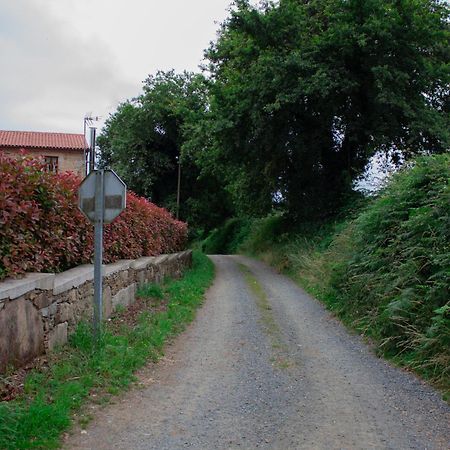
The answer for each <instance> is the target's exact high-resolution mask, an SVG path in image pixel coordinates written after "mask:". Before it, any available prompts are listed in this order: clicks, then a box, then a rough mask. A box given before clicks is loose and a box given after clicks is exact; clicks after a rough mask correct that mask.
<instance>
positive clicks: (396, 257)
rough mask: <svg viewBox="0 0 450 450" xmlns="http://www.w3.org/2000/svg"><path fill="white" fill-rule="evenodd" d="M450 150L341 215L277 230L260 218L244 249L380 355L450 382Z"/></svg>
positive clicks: (422, 162)
mask: <svg viewBox="0 0 450 450" xmlns="http://www.w3.org/2000/svg"><path fill="white" fill-rule="evenodd" d="M449 180H450V155H448V154H447V155H440V156H435V157H425V158H422V159H419V160H418V161H417V162H416V164H415V165H414V167H413V168H411V169H408V170H404V171H403V172H401V173H399V174H397V175H395V176H394V177H393V179H392V181H391V183H390V184H389V186H388V187H387V188H386V189H385V191H384V192H382V193H381V195H379V197H378V198H376V199H374V200H372V201H371V202H370V203H369V204H368V205H367V206H365V207H363V208H362V210H360V211H359V212H357V213H356V214H355V212H353V213H352V214H350V215H347V217H346V218H343V219H341V220H337V221H332V222H328V223H321V224H302V225H301V226H300V227H299V228H298V230H297V231H296V232H291V233H288V234H285V235H283V234H279V233H278V234H277V233H276V230H277V229H280V226H279V224H278V225H277V222H280V221H281V220H282V219H281V218H280V217H273V216H272V217H269V218H266V219H262V220H260V221H255V222H254V223H253V227H252V229H251V231H250V233H249V235H248V237H247V239H246V240H244V242H243V244H242V245H241V250H242V251H244V252H246V253H249V254H254V255H255V254H256V255H258V256H260V257H261V258H263V259H265V260H266V261H267V262H269V263H271V264H273V265H274V266H276V267H278V268H279V269H280V270H284V271H285V272H287V273H289V274H290V275H291V276H293V277H294V278H296V279H297V280H298V281H299V282H300V283H301V284H302V285H303V286H304V287H305V288H306V289H307V290H308V291H309V292H310V293H312V294H314V295H316V296H317V297H318V298H320V299H322V300H323V301H324V302H325V303H326V304H327V306H328V307H329V308H330V309H332V310H333V311H335V313H336V314H337V315H339V316H340V317H341V318H342V319H343V320H344V322H345V323H347V324H348V325H350V326H351V327H353V328H355V329H357V330H358V331H360V332H361V333H363V334H365V335H367V336H369V337H370V338H371V339H372V340H373V341H374V342H375V344H376V346H377V349H378V351H379V352H380V353H382V354H384V355H385V356H387V357H389V358H392V359H394V360H395V361H397V362H398V363H400V364H402V365H405V366H408V367H409V368H411V369H413V370H415V371H417V372H418V373H420V374H421V375H422V376H424V377H425V378H427V379H429V380H432V381H433V382H435V383H437V384H439V385H440V386H441V387H443V388H444V390H448V389H449V387H450V381H449V379H450V373H449V372H450V303H449V301H450V187H449Z"/></svg>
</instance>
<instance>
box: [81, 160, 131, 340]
mask: <svg viewBox="0 0 450 450" xmlns="http://www.w3.org/2000/svg"><path fill="white" fill-rule="evenodd" d="M126 188H127V187H126V185H125V183H124V182H123V181H122V180H121V179H120V178H119V177H118V176H117V175H116V173H115V172H113V171H112V170H103V169H102V170H94V171H92V172H90V173H89V175H88V176H87V177H86V178H85V179H84V180H83V181H82V183H81V185H80V188H79V190H78V207H79V208H80V210H81V211H82V212H83V214H84V215H85V216H86V217H87V218H88V219H89V220H90V221H91V223H93V224H94V333H95V336H96V338H99V337H100V332H101V323H102V315H103V299H102V295H103V287H102V284H103V273H102V270H103V266H102V261H103V224H104V223H110V222H112V221H113V220H114V219H115V218H116V217H117V216H118V215H119V214H120V213H121V212H122V211H123V210H124V209H125V207H126Z"/></svg>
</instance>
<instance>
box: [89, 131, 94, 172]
mask: <svg viewBox="0 0 450 450" xmlns="http://www.w3.org/2000/svg"><path fill="white" fill-rule="evenodd" d="M90 129H91V158H90V161H89V164H90V166H89V167H90V170H89V172H92V171H93V170H95V132H96V128H95V127H91V128H90Z"/></svg>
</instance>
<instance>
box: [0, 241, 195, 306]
mask: <svg viewBox="0 0 450 450" xmlns="http://www.w3.org/2000/svg"><path fill="white" fill-rule="evenodd" d="M190 252H191V250H185V251H183V252H179V253H173V254H169V255H159V256H145V257H142V258H138V259H123V260H120V261H117V262H115V263H112V264H105V265H104V266H103V275H104V276H105V277H106V276H109V275H112V274H114V273H117V272H121V271H122V270H127V269H130V268H132V269H135V270H140V269H145V268H147V267H148V266H149V265H158V264H161V263H163V262H165V261H171V260H173V259H175V258H182V257H183V256H185V255H186V254H188V253H190ZM93 279H94V265H93V264H83V265H81V266H78V267H74V268H73V269H69V270H66V271H65V272H61V273H57V274H54V273H27V274H25V276H24V277H23V278H19V279H14V278H8V279H6V280H4V281H1V282H0V303H2V302H5V301H6V300H8V299H10V300H13V299H15V298H18V297H21V296H22V295H25V294H26V293H28V292H31V291H33V290H35V289H39V290H42V291H45V290H53V295H58V294H61V293H63V292H65V291H68V290H70V289H72V288H75V287H78V286H80V285H82V284H83V283H86V282H87V281H92V280H93Z"/></svg>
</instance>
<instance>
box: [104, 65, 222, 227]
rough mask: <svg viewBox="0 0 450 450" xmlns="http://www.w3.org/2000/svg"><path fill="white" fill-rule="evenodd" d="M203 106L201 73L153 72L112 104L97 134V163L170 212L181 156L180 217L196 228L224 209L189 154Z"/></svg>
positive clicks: (212, 182)
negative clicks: (134, 93)
mask: <svg viewBox="0 0 450 450" xmlns="http://www.w3.org/2000/svg"><path fill="white" fill-rule="evenodd" d="M207 109H208V89H207V83H206V80H205V79H204V77H203V76H202V75H199V74H191V73H187V72H185V73H183V74H175V73H174V72H173V71H169V72H158V73H157V74H156V75H155V76H149V77H148V78H147V80H146V81H145V82H144V86H143V93H142V94H141V95H139V96H138V97H137V98H135V99H132V100H129V101H127V102H125V103H123V104H121V105H120V106H119V107H118V109H117V111H116V112H115V113H114V114H113V115H111V116H110V117H109V118H108V120H107V121H106V124H105V127H104V129H103V130H102V134H101V135H100V136H99V138H98V144H99V147H100V151H101V161H102V165H103V166H110V167H112V168H114V169H115V170H116V171H117V173H118V174H119V175H120V176H121V177H122V178H123V179H124V181H125V182H126V183H127V185H128V187H129V188H130V189H131V190H133V191H134V192H136V193H137V194H138V195H141V196H144V197H146V198H149V199H150V200H151V201H152V202H154V203H156V204H158V205H161V206H164V207H166V208H168V209H169V210H171V211H172V212H175V210H176V193H177V180H178V162H179V161H181V165H182V177H181V181H182V184H181V195H182V202H181V208H180V218H181V219H183V220H188V221H189V222H190V225H192V226H193V228H199V229H200V231H201V230H203V229H204V230H206V231H207V230H209V229H211V228H212V227H214V226H217V225H218V224H219V223H221V222H222V221H223V220H224V219H225V218H226V217H227V216H228V215H229V214H230V210H229V207H230V202H229V201H228V199H227V196H226V194H225V193H224V192H223V189H222V188H221V185H220V183H219V182H218V180H217V179H216V178H215V177H214V176H212V175H211V174H209V173H206V171H204V173H203V174H201V173H200V170H199V168H198V167H197V164H196V162H195V158H194V156H193V152H194V148H195V146H196V145H197V144H199V143H200V140H199V139H197V137H196V136H197V135H198V134H199V133H198V128H199V124H201V123H203V119H204V116H205V114H206V112H207ZM184 145H185V146H186V150H183V146H184Z"/></svg>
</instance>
